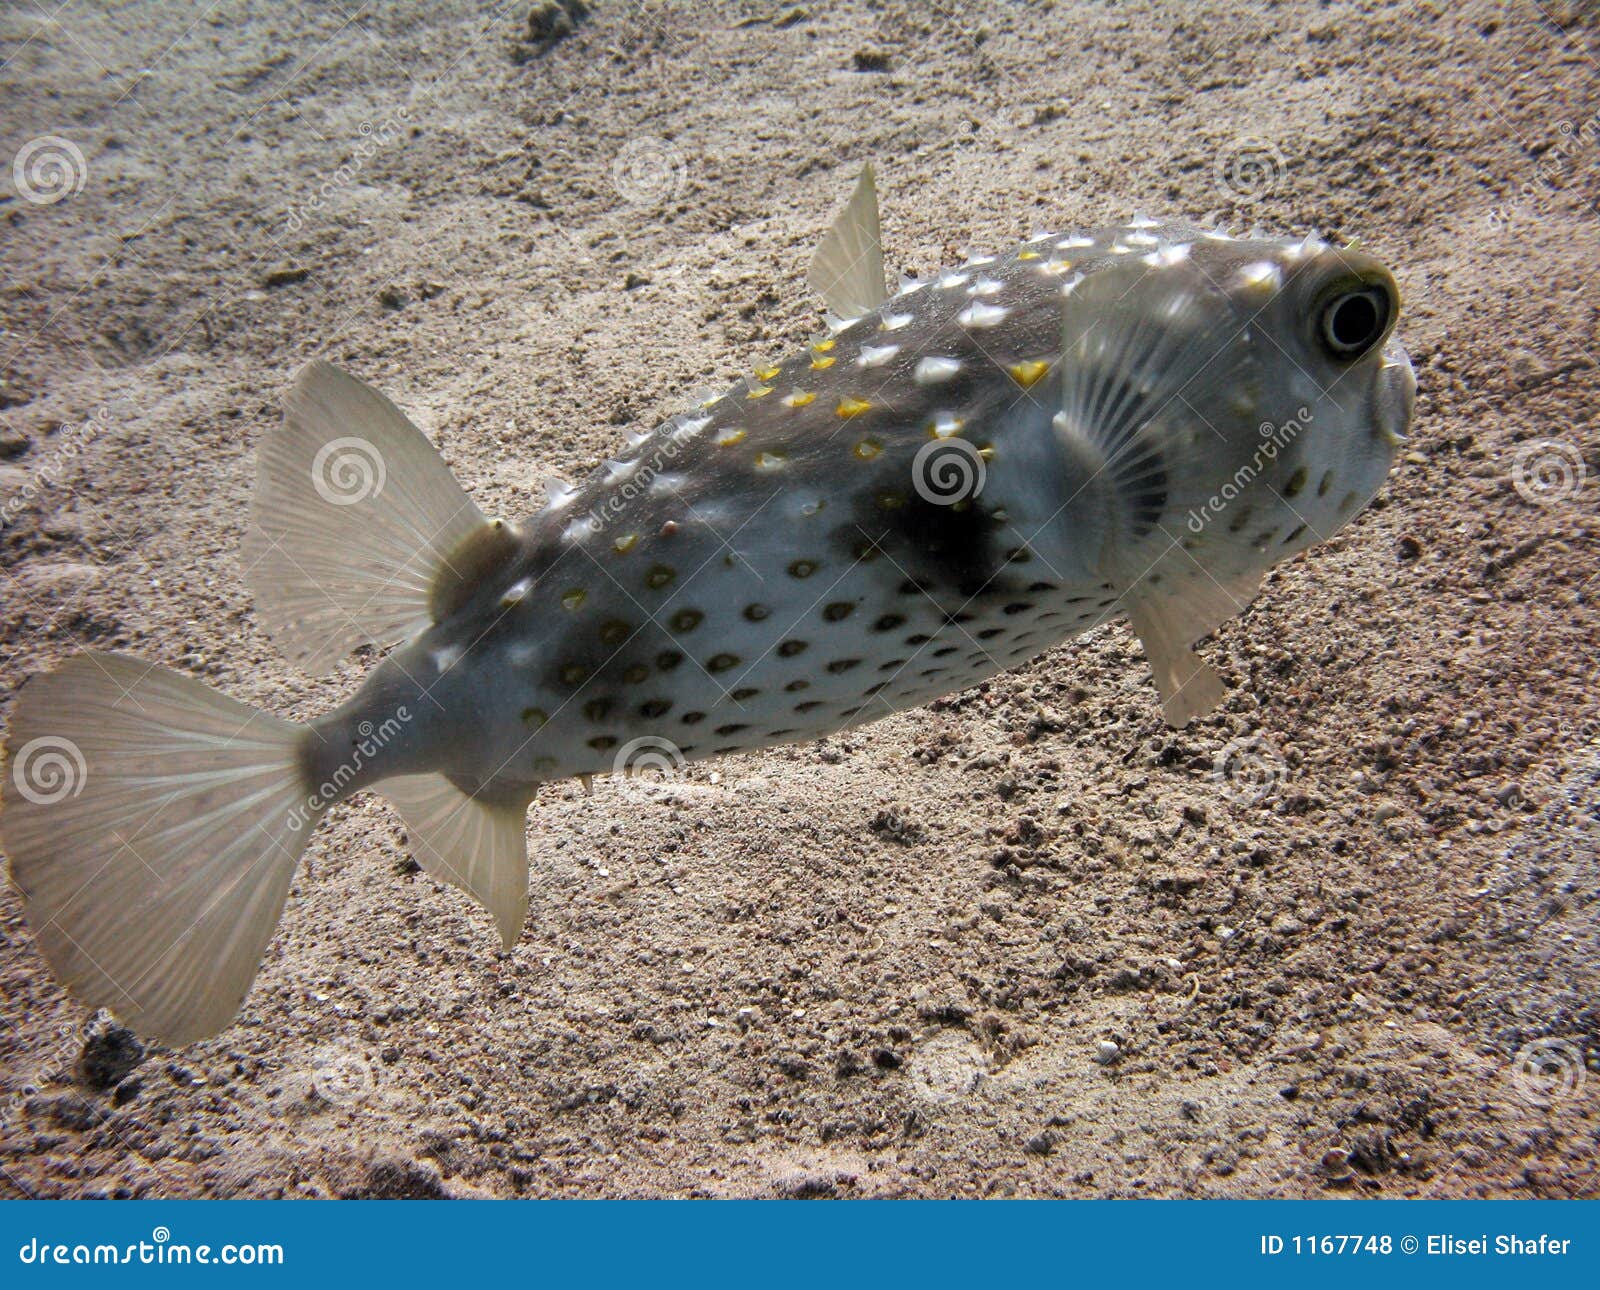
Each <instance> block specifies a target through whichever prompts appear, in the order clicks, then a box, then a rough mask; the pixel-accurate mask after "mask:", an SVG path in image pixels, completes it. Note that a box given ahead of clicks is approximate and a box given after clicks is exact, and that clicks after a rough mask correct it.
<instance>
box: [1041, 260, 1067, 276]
mask: <svg viewBox="0 0 1600 1290" xmlns="http://www.w3.org/2000/svg"><path fill="white" fill-rule="evenodd" d="M1071 267H1072V261H1071V260H1046V261H1045V262H1044V271H1045V272H1046V273H1065V272H1066V271H1067V270H1068V269H1070V268H1071Z"/></svg>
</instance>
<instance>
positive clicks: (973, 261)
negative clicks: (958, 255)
mask: <svg viewBox="0 0 1600 1290" xmlns="http://www.w3.org/2000/svg"><path fill="white" fill-rule="evenodd" d="M993 263H994V256H992V255H969V256H968V257H967V266H968V267H969V268H976V267H977V266H978V265H980V264H993Z"/></svg>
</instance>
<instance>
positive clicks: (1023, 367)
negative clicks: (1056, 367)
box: [1010, 358, 1050, 389]
mask: <svg viewBox="0 0 1600 1290" xmlns="http://www.w3.org/2000/svg"><path fill="white" fill-rule="evenodd" d="M1010 370H1011V379H1012V380H1013V381H1015V382H1016V383H1017V384H1018V385H1020V386H1021V387H1022V388H1023V389H1027V388H1028V387H1029V386H1030V385H1035V384H1037V383H1038V382H1039V381H1040V379H1042V378H1043V376H1044V374H1045V373H1046V372H1048V371H1049V370H1050V364H1049V363H1046V362H1044V361H1042V360H1041V359H1037V358H1033V359H1029V360H1028V361H1027V362H1024V363H1013V364H1012V365H1011V369H1010Z"/></svg>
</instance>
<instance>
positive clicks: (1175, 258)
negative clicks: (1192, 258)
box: [1144, 242, 1189, 269]
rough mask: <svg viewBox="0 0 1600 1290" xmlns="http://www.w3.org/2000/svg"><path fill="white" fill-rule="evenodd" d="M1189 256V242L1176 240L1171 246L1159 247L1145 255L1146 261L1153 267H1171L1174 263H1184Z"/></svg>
mask: <svg viewBox="0 0 1600 1290" xmlns="http://www.w3.org/2000/svg"><path fill="white" fill-rule="evenodd" d="M1188 258H1189V243H1187V242H1176V243H1174V244H1173V245H1171V246H1163V247H1158V248H1157V249H1156V250H1154V251H1152V252H1150V254H1149V255H1147V256H1145V257H1144V262H1145V263H1146V264H1148V265H1149V266H1150V267H1151V268H1152V269H1170V268H1171V267H1172V266H1173V265H1174V264H1182V263H1183V262H1184V261H1185V260H1187V259H1188Z"/></svg>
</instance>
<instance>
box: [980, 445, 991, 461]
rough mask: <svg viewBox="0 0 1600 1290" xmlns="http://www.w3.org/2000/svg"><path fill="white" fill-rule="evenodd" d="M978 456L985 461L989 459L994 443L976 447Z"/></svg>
mask: <svg viewBox="0 0 1600 1290" xmlns="http://www.w3.org/2000/svg"><path fill="white" fill-rule="evenodd" d="M978 456H980V457H982V458H983V459H984V460H985V461H989V460H990V459H991V458H993V457H994V445H993V444H992V443H986V444H984V445H983V447H981V448H979V449H978Z"/></svg>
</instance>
